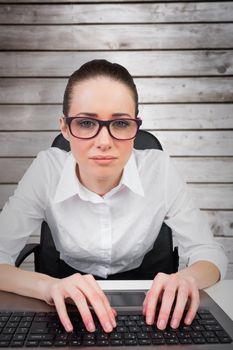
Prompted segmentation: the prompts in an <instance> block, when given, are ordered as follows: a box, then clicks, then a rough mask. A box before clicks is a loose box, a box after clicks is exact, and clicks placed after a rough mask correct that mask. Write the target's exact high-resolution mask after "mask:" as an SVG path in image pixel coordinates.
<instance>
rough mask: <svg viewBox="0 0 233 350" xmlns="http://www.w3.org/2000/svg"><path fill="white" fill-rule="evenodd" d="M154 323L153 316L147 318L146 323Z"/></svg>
mask: <svg viewBox="0 0 233 350" xmlns="http://www.w3.org/2000/svg"><path fill="white" fill-rule="evenodd" d="M152 322H153V318H152V316H151V315H148V316H147V318H146V323H148V324H152Z"/></svg>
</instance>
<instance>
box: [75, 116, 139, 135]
mask: <svg viewBox="0 0 233 350" xmlns="http://www.w3.org/2000/svg"><path fill="white" fill-rule="evenodd" d="M70 128H71V132H72V134H73V135H74V136H76V137H79V138H84V139H85V138H91V137H94V136H96V135H97V133H98V132H99V128H100V124H99V121H98V120H95V119H88V118H79V117H77V118H74V119H72V121H71V123H70ZM137 130H138V126H137V122H136V121H135V120H134V119H115V120H112V121H111V123H110V124H109V131H110V134H111V135H112V136H113V137H115V138H117V139H119V140H125V139H130V138H133V137H134V136H135V135H136V133H137Z"/></svg>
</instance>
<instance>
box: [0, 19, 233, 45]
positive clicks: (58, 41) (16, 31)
mask: <svg viewBox="0 0 233 350" xmlns="http://www.w3.org/2000/svg"><path fill="white" fill-rule="evenodd" d="M232 37H233V23H208V24H201V23H195V24H170V23H169V24H128V25H126V24H121V25H120V26H119V25H111V24H109V25H105V24H103V25H95V24H93V25H69V26H67V25H56V26H50V25H33V26H32V25H22V26H14V25H2V26H1V27H0V49H2V50H37V49H38V48H40V50H48V51H54V50H90V49H91V50H126V49H128V50H135V49H140V50H143V49H176V50H177V49H194V48H195V49H202V48H209V49H215V48H219V49H222V48H228V49H229V48H233V41H232ZM90 43H91V46H90Z"/></svg>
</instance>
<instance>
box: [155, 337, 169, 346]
mask: <svg viewBox="0 0 233 350" xmlns="http://www.w3.org/2000/svg"><path fill="white" fill-rule="evenodd" d="M152 344H153V345H163V344H166V342H165V340H164V339H163V338H162V339H152Z"/></svg>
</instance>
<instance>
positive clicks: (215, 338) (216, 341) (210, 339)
mask: <svg viewBox="0 0 233 350" xmlns="http://www.w3.org/2000/svg"><path fill="white" fill-rule="evenodd" d="M206 341H207V343H209V344H215V343H219V340H218V338H217V337H208V338H206Z"/></svg>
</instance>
